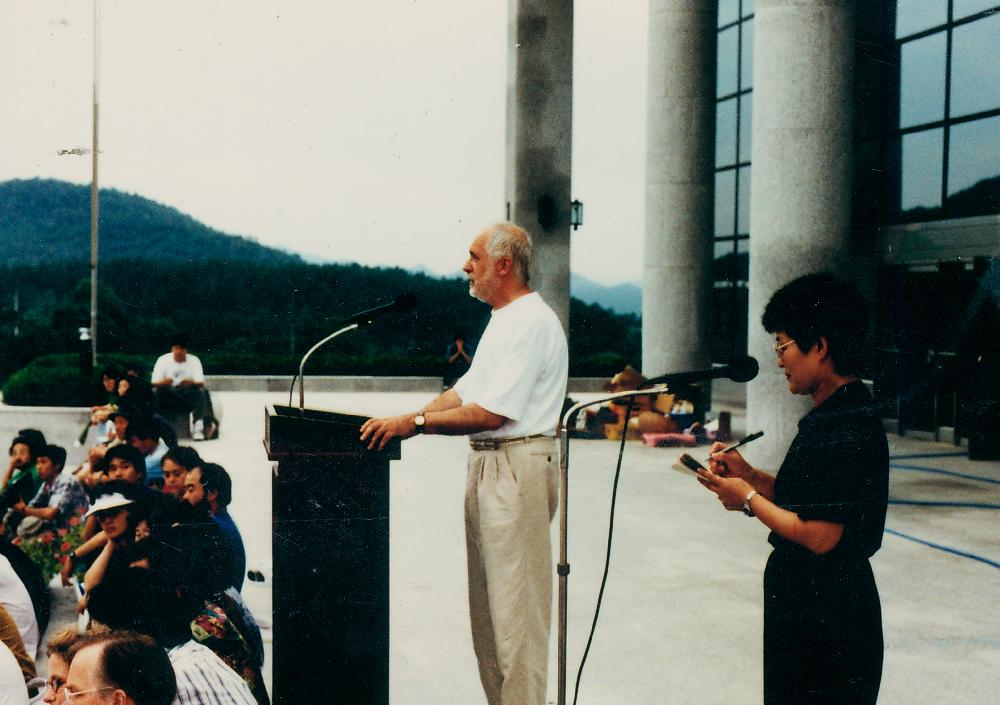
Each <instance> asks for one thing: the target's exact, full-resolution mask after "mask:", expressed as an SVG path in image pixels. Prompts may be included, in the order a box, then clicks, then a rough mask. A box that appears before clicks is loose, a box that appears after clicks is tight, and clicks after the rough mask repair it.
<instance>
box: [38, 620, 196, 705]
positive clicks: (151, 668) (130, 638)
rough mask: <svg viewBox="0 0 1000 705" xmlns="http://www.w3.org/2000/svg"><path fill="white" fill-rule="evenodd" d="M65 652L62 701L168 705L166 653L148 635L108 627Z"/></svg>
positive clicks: (172, 682) (170, 684)
mask: <svg viewBox="0 0 1000 705" xmlns="http://www.w3.org/2000/svg"><path fill="white" fill-rule="evenodd" d="M69 657H70V666H69V673H68V674H67V676H66V685H65V686H64V687H63V689H62V692H63V697H64V698H65V700H64V702H65V703H66V705H112V704H113V705H170V703H171V702H173V699H174V696H175V695H176V694H177V681H176V679H175V678H174V669H173V668H172V667H171V665H170V660H169V659H168V658H167V653H166V651H164V650H163V649H162V648H160V647H159V646H158V645H157V643H156V642H155V641H153V639H151V638H150V637H148V636H144V635H142V634H137V633H136V632H130V631H120V632H111V633H108V634H106V635H104V636H99V637H96V638H94V639H87V640H84V641H82V642H79V643H77V644H74V646H73V647H71V648H70V650H69ZM55 702H58V701H55Z"/></svg>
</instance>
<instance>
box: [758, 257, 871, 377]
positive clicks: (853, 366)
mask: <svg viewBox="0 0 1000 705" xmlns="http://www.w3.org/2000/svg"><path fill="white" fill-rule="evenodd" d="M761 323H762V324H763V325H764V330H766V331H767V332H768V333H776V332H778V331H784V332H785V333H787V334H788V337H789V338H791V339H793V340H794V341H795V344H796V345H797V346H798V347H799V349H800V350H802V352H807V351H808V350H809V349H811V348H812V347H813V345H815V344H816V343H818V342H819V339H820V338H821V337H822V338H826V342H827V345H828V346H829V351H830V357H831V359H832V360H833V366H834V369H835V370H836V371H837V373H838V374H841V375H858V374H860V372H861V370H862V368H863V366H864V357H865V350H866V346H867V332H868V303H867V302H866V301H865V298H864V297H863V296H862V295H861V292H859V291H858V290H857V288H856V287H855V286H854V285H852V284H849V283H847V282H845V281H842V280H840V279H838V278H837V277H835V276H834V275H833V274H831V273H830V272H818V273H816V274H807V275H805V276H803V277H799V278H798V279H795V280H794V281H791V282H789V283H788V284H785V285H784V286H783V287H781V288H780V289H778V290H777V291H776V292H774V295H773V296H772V297H771V300H770V301H768V302H767V306H766V307H765V308H764V315H763V316H762V317H761Z"/></svg>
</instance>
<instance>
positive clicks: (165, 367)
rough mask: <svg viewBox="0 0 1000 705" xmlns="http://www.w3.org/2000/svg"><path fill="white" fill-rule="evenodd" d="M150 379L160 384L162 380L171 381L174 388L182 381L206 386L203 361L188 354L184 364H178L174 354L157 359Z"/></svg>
mask: <svg viewBox="0 0 1000 705" xmlns="http://www.w3.org/2000/svg"><path fill="white" fill-rule="evenodd" d="M150 378H151V379H152V380H153V381H154V382H159V381H160V380H161V379H170V380H171V382H172V386H174V387H176V386H177V385H179V384H180V383H181V380H184V379H190V380H194V381H195V382H198V383H201V384H204V383H205V372H204V371H203V370H202V368H201V360H199V359H198V358H197V357H196V356H195V355H192V354H191V353H188V354H187V355H186V356H185V357H184V362H177V360H175V359H174V354H173V353H167V354H166V355H160V357H158V358H157V360H156V364H155V365H153V373H152V374H151V375H150Z"/></svg>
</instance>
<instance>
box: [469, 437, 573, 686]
mask: <svg viewBox="0 0 1000 705" xmlns="http://www.w3.org/2000/svg"><path fill="white" fill-rule="evenodd" d="M558 504H559V484H558V469H557V459H556V442H555V440H554V439H552V438H534V439H531V440H528V441H518V442H513V443H509V444H506V445H503V446H502V447H500V448H499V449H497V450H473V451H472V452H471V453H470V454H469V463H468V483H467V485H466V493H465V542H466V549H467V553H468V564H469V614H470V617H471V622H472V644H473V647H474V648H475V652H476V658H477V659H478V661H479V677H480V680H481V681H482V684H483V690H484V691H485V692H486V700H487V702H488V703H489V705H544V703H545V687H546V676H547V672H548V661H549V656H548V655H549V626H550V622H551V618H552V574H553V570H552V565H553V564H552V545H551V541H550V538H549V524H550V523H551V521H552V517H553V516H554V515H555V512H556V508H557V507H558Z"/></svg>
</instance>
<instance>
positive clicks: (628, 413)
mask: <svg viewBox="0 0 1000 705" xmlns="http://www.w3.org/2000/svg"><path fill="white" fill-rule="evenodd" d="M634 406H635V397H629V400H628V406H627V407H626V409H625V423H624V424H623V425H622V440H621V444H620V445H619V446H618V464H617V466H616V467H615V480H614V483H613V484H612V487H611V512H610V515H609V517H608V548H607V552H606V553H605V556H604V575H602V576H601V589H600V590H599V591H598V593H597V605H596V607H595V608H594V621H593V623H592V624H591V625H590V635H589V636H588V637H587V646H586V648H585V649H584V650H583V656H582V657H581V658H580V668H579V669H578V670H577V672H576V685H575V686H574V687H573V705H576V699H577V696H579V694H580V680H581V678H582V677H583V667H584V666H585V665H586V663H587V656H588V655H589V654H590V646H591V644H593V642H594V632H595V631H596V630H597V619H598V618H599V617H600V615H601V602H603V600H604V588H605V587H606V586H607V584H608V572H609V570H610V568H611V542H612V539H613V538H614V532H615V506H616V504H617V502H618V480H619V478H620V477H621V474H622V457H623V456H624V455H625V441H626V439H627V438H628V422H629V419H631V418H632V409H633V407H634ZM563 501H564V502H565V501H566V499H565V498H564V499H563Z"/></svg>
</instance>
